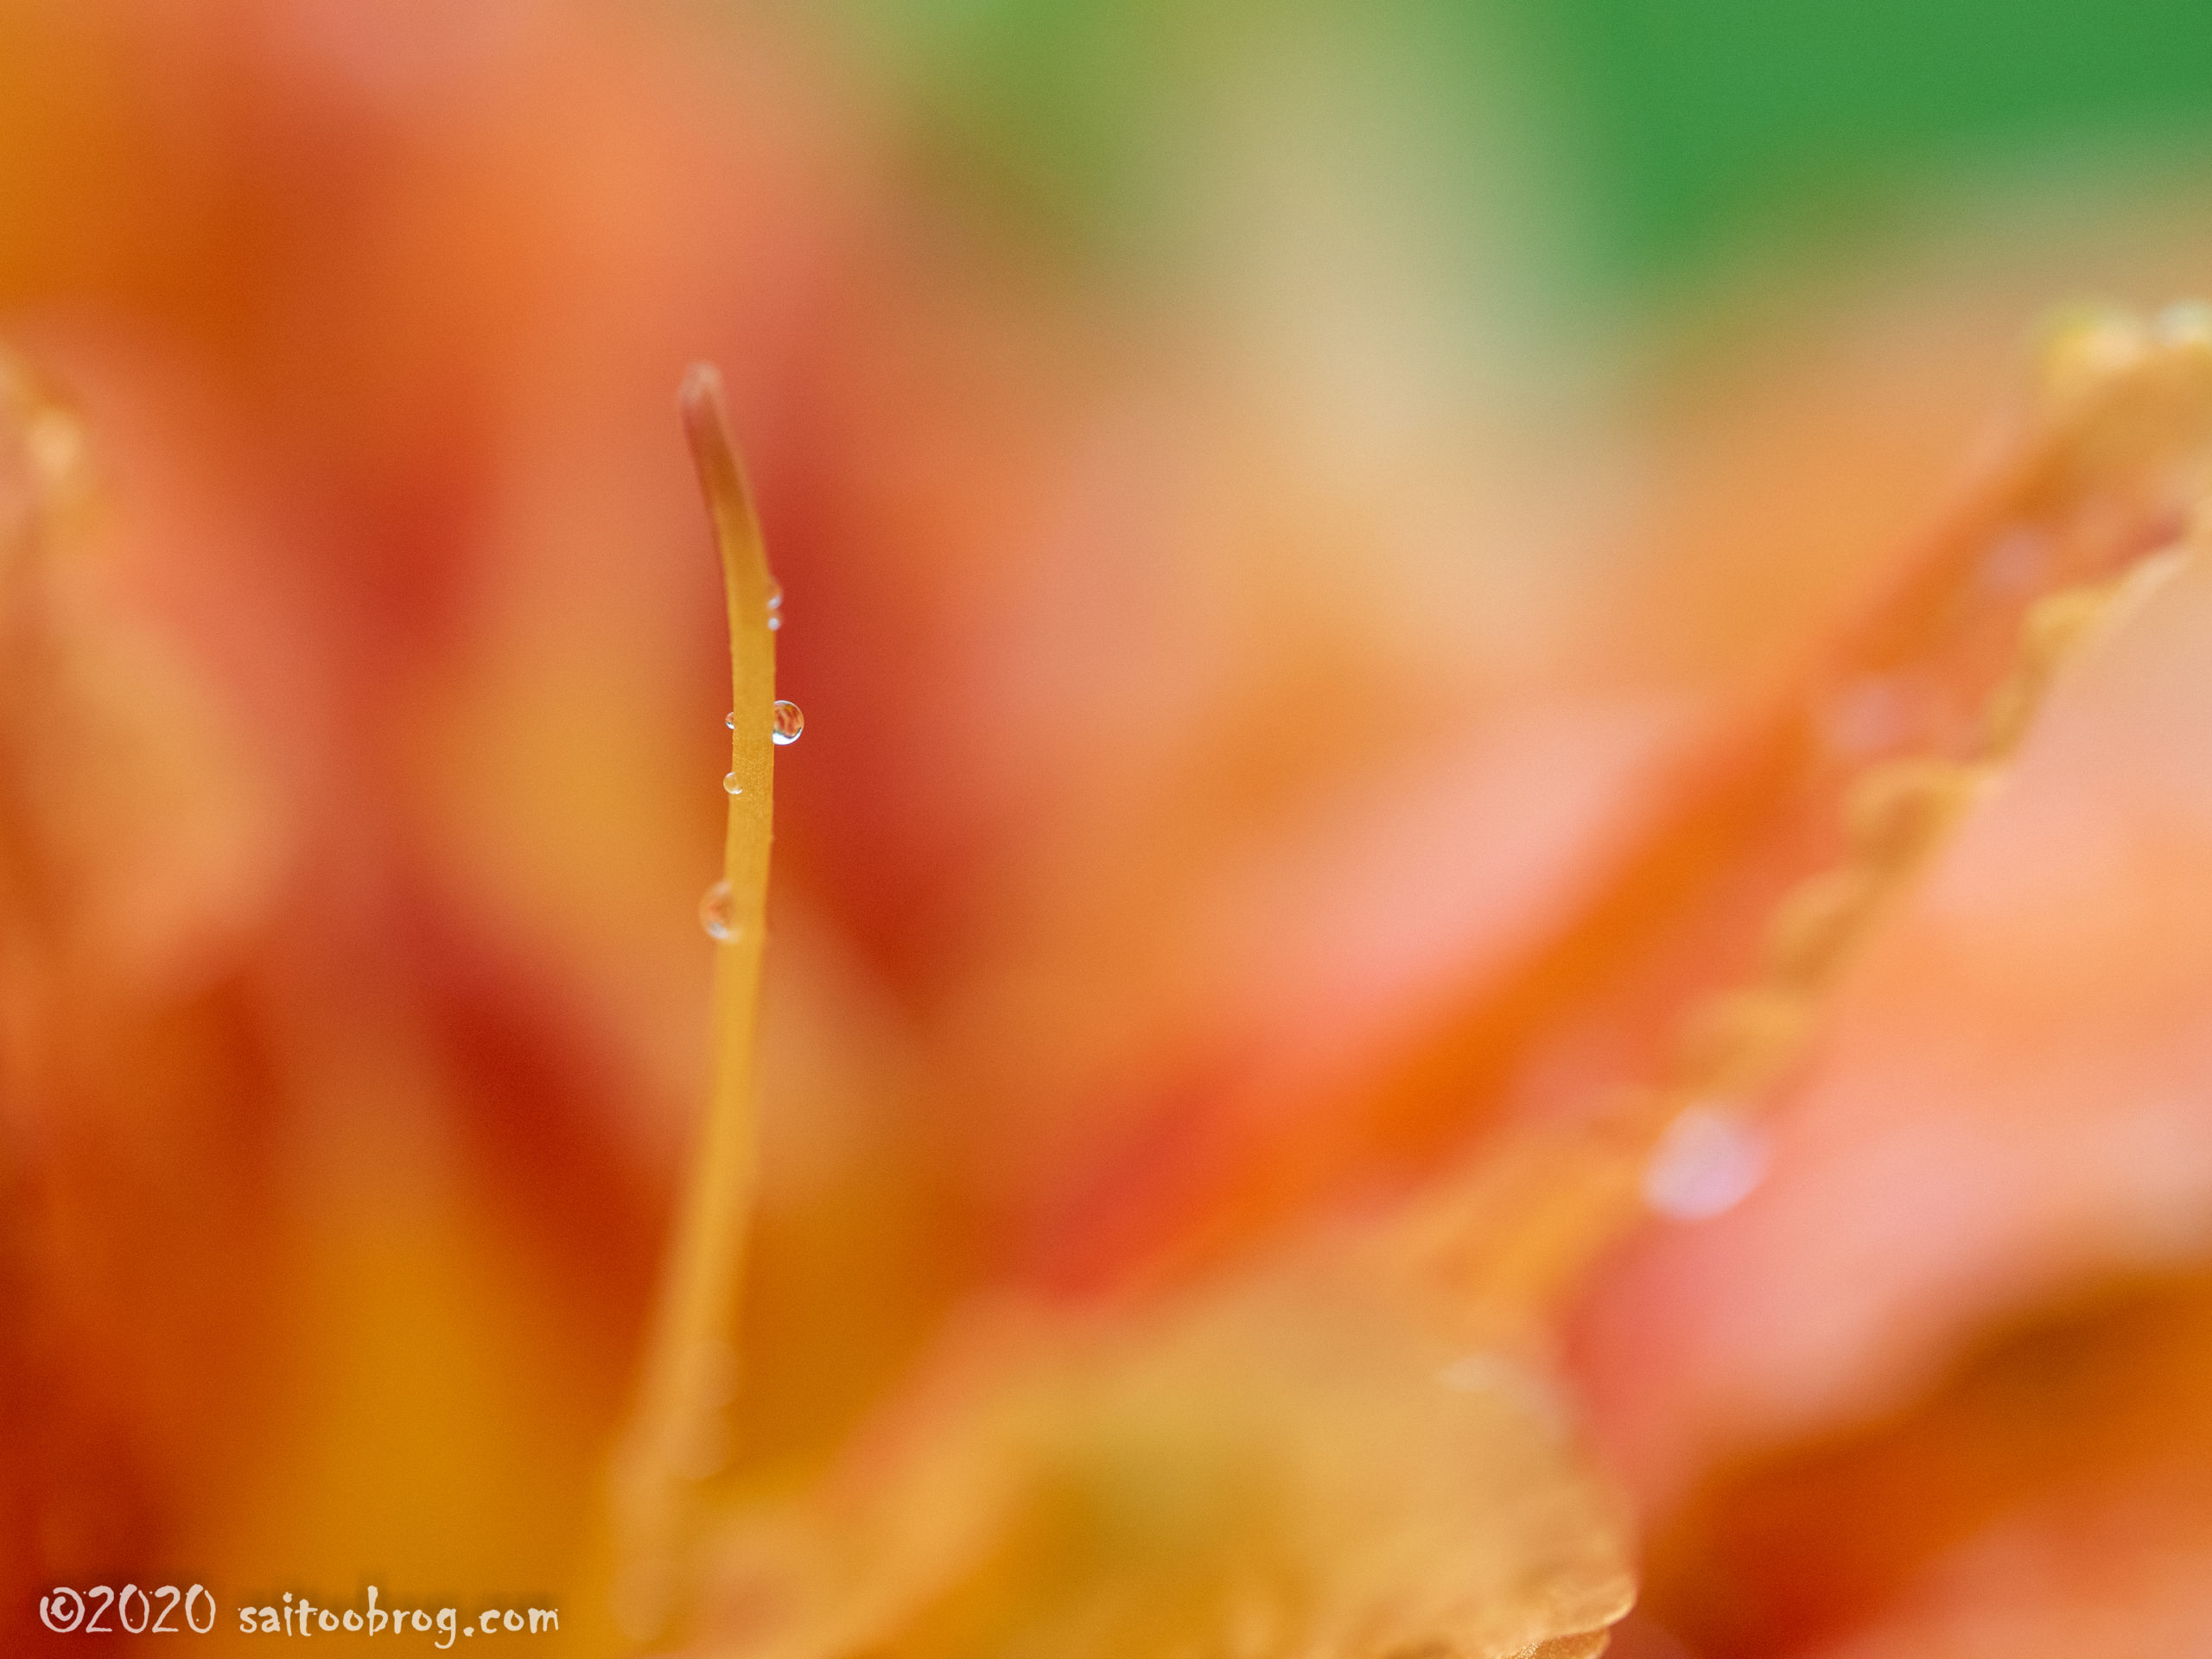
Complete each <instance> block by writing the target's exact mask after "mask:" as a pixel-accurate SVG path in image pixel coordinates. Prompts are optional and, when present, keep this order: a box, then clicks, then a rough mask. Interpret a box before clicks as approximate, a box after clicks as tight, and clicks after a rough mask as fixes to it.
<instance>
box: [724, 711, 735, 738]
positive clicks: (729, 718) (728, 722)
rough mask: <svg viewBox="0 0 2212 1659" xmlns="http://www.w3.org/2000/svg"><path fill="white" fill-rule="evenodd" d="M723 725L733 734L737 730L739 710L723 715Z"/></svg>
mask: <svg viewBox="0 0 2212 1659" xmlns="http://www.w3.org/2000/svg"><path fill="white" fill-rule="evenodd" d="M722 724H723V725H725V726H727V727H728V728H730V730H732V731H733V732H734V731H735V730H736V729H737V710H736V709H731V710H730V711H729V713H728V714H727V715H723V716H722Z"/></svg>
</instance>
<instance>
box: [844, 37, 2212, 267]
mask: <svg viewBox="0 0 2212 1659" xmlns="http://www.w3.org/2000/svg"><path fill="white" fill-rule="evenodd" d="M852 10H853V12H854V14H855V16H856V17H857V18H858V19H859V20H860V22H861V27H862V29H863V31H864V33H866V34H867V35H869V36H870V37H872V38H873V39H874V40H875V41H877V42H879V43H880V44H881V45H882V46H883V47H884V48H885V50H886V51H887V54H888V55H889V56H890V57H891V59H892V60H893V63H894V65H895V73H897V74H898V75H899V76H900V77H902V78H904V79H906V80H907V82H908V83H909V85H910V86H911V88H912V90H913V91H914V92H916V93H917V94H918V96H919V98H920V99H921V100H922V102H923V104H924V105H925V108H926V110H927V111H928V113H929V119H930V120H931V123H932V124H934V126H935V127H936V129H937V130H938V136H939V137H942V138H943V140H944V142H945V143H947V144H948V145H949V146H950V147H952V148H953V149H954V150H955V151H956V153H957V154H959V155H961V156H963V157H964V158H965V159H967V160H968V161H969V162H974V163H976V164H977V165H979V166H980V167H981V168H983V169H985V170H987V171H988V173H989V174H992V175H995V176H996V177H997V178H998V179H999V180H1000V181H1001V183H1002V184H1003V185H1004V187H1005V188H1006V190H1007V194H1008V197H1009V199H1010V200H1012V201H1014V202H1016V203H1018V204H1019V205H1020V208H1021V209H1022V210H1024V211H1027V212H1029V213H1033V214H1035V215H1037V216H1038V217H1039V219H1041V220H1042V221H1043V222H1044V223H1046V224H1048V225H1050V226H1052V228H1053V229H1055V230H1056V231H1058V232H1060V233H1061V234H1064V235H1065V236H1068V237H1070V238H1074V239H1075V240H1077V242H1079V243H1081V244H1082V245H1085V246H1088V247H1090V248H1093V249H1103V250H1108V251H1117V252H1120V253H1122V254H1124V255H1127V254H1129V253H1131V252H1133V251H1139V250H1142V249H1145V248H1147V247H1149V246H1156V245H1157V244H1158V243H1159V242H1160V240H1162V239H1166V240H1170V241H1172V240H1173V238H1174V237H1175V236H1176V235H1177V234H1178V232H1179V231H1181V232H1184V233H1188V232H1189V231H1190V228H1191V227H1189V226H1178V224H1177V222H1176V217H1175V216H1176V213H1177V211H1178V206H1179V202H1180V201H1181V200H1182V197H1183V193H1184V190H1185V182H1186V181H1185V179H1184V178H1183V176H1182V170H1183V169H1184V168H1185V167H1186V166H1187V163H1188V162H1189V160H1190V152H1189V149H1188V148H1187V143H1186V141H1187V140H1188V138H1189V137H1190V136H1191V135H1190V130H1189V124H1191V123H1192V121H1193V120H1194V119H1195V118H1197V106H1198V105H1200V104H1201V103H1202V102H1203V101H1204V99H1205V97H1206V95H1207V92H1208V89H1209V88H1212V89H1215V90H1217V89H1218V87H1219V85H1220V84H1221V83H1222V82H1224V81H1234V80H1235V79H1237V78H1238V77H1239V76H1240V74H1241V73H1243V66H1244V65H1247V64H1249V62H1250V61H1252V60H1262V59H1264V58H1266V57H1267V56H1268V54H1269V53H1270V52H1272V51H1274V50H1276V49H1277V48H1279V47H1280V46H1281V44H1282V43H1283V42H1284V41H1291V42H1293V43H1294V44H1295V43H1299V42H1301V41H1302V42H1303V43H1304V44H1306V45H1307V46H1309V47H1310V46H1313V45H1314V43H1316V42H1319V44H1320V47H1321V48H1322V49H1323V52H1324V61H1325V63H1326V65H1327V67H1328V68H1329V69H1330V70H1332V71H1334V72H1335V73H1337V74H1338V75H1340V76H1341V77H1343V78H1344V79H1346V80H1349V81H1351V82H1352V83H1354V84H1358V83H1364V84H1365V86H1366V88H1367V91H1368V92H1369V94H1370V96H1371V97H1372V98H1373V99H1374V101H1375V104H1376V108H1377V109H1378V111H1388V112H1389V114H1391V115H1392V116H1404V115H1406V114H1408V113H1410V114H1411V115H1412V117H1413V119H1414V124H1415V125H1416V126H1417V130H1418V134H1419V137H1420V139H1421V143H1422V144H1423V145H1424V146H1425V147H1426V149H1425V151H1424V152H1423V153H1421V154H1418V155H1414V156H1407V157H1405V158H1403V159H1405V160H1408V161H1410V162H1414V163H1415V164H1419V163H1421V162H1427V163H1428V164H1430V165H1433V167H1434V168H1436V169H1437V171H1438V173H1439V174H1440V175H1442V176H1449V175H1452V173H1453V172H1454V171H1455V170H1456V169H1457V168H1459V167H1461V166H1462V165H1463V164H1464V162H1465V156H1466V154H1467V153H1468V151H1469V150H1471V149H1489V148H1490V147H1491V146H1493V145H1494V144H1495V143H1497V139H1498V138H1499V137H1500V136H1501V129H1503V130H1504V131H1505V132H1506V133H1507V134H1509V135H1510V136H1511V137H1513V138H1514V139H1515V140H1516V143H1518V144H1519V145H1520V146H1521V147H1522V151H1523V154H1524V156H1525V157H1526V159H1528V160H1529V162H1532V163H1533V164H1534V165H1535V166H1536V167H1537V168H1539V169H1540V170H1541V174H1542V177H1543V182H1544V183H1545V184H1546V185H1547V186H1549V187H1551V188H1554V189H1555V190H1559V191H1563V192H1564V193H1565V194H1566V195H1567V198H1568V202H1567V208H1566V214H1565V219H1566V225H1565V229H1566V231H1567V235H1566V237H1565V238H1563V241H1562V247H1561V252H1562V253H1563V254H1564V256H1565V257H1567V261H1568V262H1569V264H1571V265H1572V267H1573V270H1574V272H1575V274H1576V275H1578V276H1579V277H1582V278H1584V279H1586V280H1592V281H1595V282H1597V283H1600V284H1602V285H1603V286H1605V287H1606V288H1608V289H1626V290H1628V291H1629V292H1630V293H1636V294H1643V293H1648V292H1649V291H1650V290H1651V289H1653V288H1654V287H1655V286H1662V287H1663V286H1666V285H1671V284H1679V283H1681V282H1683V281H1684V280H1686V279H1688V278H1692V277H1694V276H1695V275H1696V274H1698V273H1700V272H1701V271H1704V270H1709V269H1710V268H1711V267H1712V266H1713V264H1716V263H1717V262H1719V261H1722V260H1725V259H1726V257H1729V256H1730V255H1732V254H1738V253H1741V252H1743V251H1747V250H1759V249H1763V248H1766V247H1770V246H1771V245H1773V244H1775V243H1776V242H1777V241H1787V240H1789V239H1790V238H1799V237H1803V236H1805V235H1808V234H1812V233H1820V234H1823V235H1833V234H1834V233H1835V232H1840V231H1848V232H1861V233H1864V232H1881V231H1882V230H1884V229H1885V228H1893V227H1894V226H1896V225H1897V223H1898V222H1899V221H1900V219H1909V218H1910V215H1911V214H1912V213H1913V212H1914V211H1915V210H1916V209H1923V208H1925V207H1926V206H1928V205H1929V203H1930V202H1931V201H1942V200H1952V199H1955V198H1956V196H1957V195H1958V194H1960V193H1961V191H1962V190H1972V189H1975V188H1985V189H1986V188H1997V189H2000V190H2002V189H2013V188H2019V187H2021V186H2023V185H2029V184H2033V183H2035V182H2037V181H2038V180H2039V179H2040V180H2044V181H2048V180H2049V179H2050V177H2051V176H2053V175H2056V176H2057V177H2058V178H2060V179H2061V180H2062V181H2063V180H2066V179H2069V178H2070V179H2073V180H2075V181H2082V182H2086V181H2088V180H2089V179H2091V178H2094V176H2095V175H2097V174H2099V173H2100V172H2106V173H2109V172H2113V171H2119V172H2123V173H2124V172H2126V170H2128V169H2131V168H2148V169H2152V170H2154V171H2157V172H2171V171H2172V170H2174V169H2177V168H2196V167H2201V166H2202V165H2203V164H2204V162H2205V161H2206V160H2207V158H2208V141H2212V73H2208V71H2212V14H2208V13H2207V11H2206V10H2205V9H2204V8H2203V7H2202V6H2198V5H2194V4H2191V3H2189V0H2119V3H2113V4H2094V3H2080V0H1802V3H1790V4H1764V3H1760V0H1491V3H1448V0H1377V3H1372V4H1358V3H1327V0H1305V3H1293V4H1287V5H1257V4H1248V5H1237V4H1228V5H1205V6H1176V5H1169V4H1143V3H1102V0H1067V3H1061V0H855V3H854V5H853V7H852ZM1341 92H1342V88H1341V87H1339V88H1338V93H1339V95H1341ZM1440 205H1443V206H1446V207H1447V209H1448V207H1449V205H1450V204H1449V203H1448V202H1446V203H1443V204H1440ZM1551 206H1552V208H1553V210H1554V212H1557V211H1558V209H1559V208H1560V203H1559V202H1557V201H1556V200H1554V202H1553V203H1552V204H1551Z"/></svg>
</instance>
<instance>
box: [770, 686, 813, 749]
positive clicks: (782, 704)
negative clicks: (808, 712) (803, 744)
mask: <svg viewBox="0 0 2212 1659" xmlns="http://www.w3.org/2000/svg"><path fill="white" fill-rule="evenodd" d="M805 729H806V716H805V715H804V714H802V713H800V712H799V706H798V704H797V703H795V702H788V701H786V700H785V699H784V698H781V697H779V698H778V699H777V700H776V725H775V729H774V730H773V731H772V733H771V734H770V735H771V736H772V737H773V738H774V739H775V740H776V741H777V743H778V744H779V745H781V744H787V743H796V742H798V737H799V734H800V733H801V732H803V731H804V730H805Z"/></svg>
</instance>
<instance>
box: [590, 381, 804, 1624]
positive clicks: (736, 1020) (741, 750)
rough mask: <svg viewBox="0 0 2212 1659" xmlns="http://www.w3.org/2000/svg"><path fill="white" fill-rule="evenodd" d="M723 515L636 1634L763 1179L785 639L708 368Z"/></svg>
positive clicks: (676, 1519)
mask: <svg viewBox="0 0 2212 1659" xmlns="http://www.w3.org/2000/svg"><path fill="white" fill-rule="evenodd" d="M679 401H680V407H681V409H682V412H683V426H684V432H685V435H686V436H687V437H688V438H689V440H690V446H691V454H692V458H693V460H694V461H695V462H696V466H697V468H698V473H699V482H700V486H701V488H702V491H703V492H704V493H705V496H706V501H707V507H708V511H709V513H710V515H711V516H712V518H713V521H714V529H715V541H716V543H717V544H718V546H719V548H720V550H721V564H722V580H723V585H724V588H725V591H726V594H727V596H728V607H729V637H730V680H731V690H730V708H731V710H732V713H733V716H734V718H733V719H732V721H731V746H730V747H731V753H730V774H731V781H732V782H733V783H734V784H735V785H737V787H736V788H735V789H734V791H731V792H730V795H729V808H728V813H729V817H728V833H727V836H726V838H725V841H724V844H723V854H722V879H723V883H724V885H725V887H726V888H727V894H728V896H727V898H726V899H724V900H723V901H722V902H721V904H720V905H719V906H717V909H718V912H719V920H720V922H721V926H720V927H719V928H718V929H717V938H716V944H715V980H714V1031H715V1039H714V1040H715V1052H714V1060H713V1073H712V1079H713V1080H712V1086H711V1093H710V1095H709V1102H708V1109H707V1116H706V1122H705V1123H704V1125H703V1128H702V1133H701V1138H700V1142H699V1146H698V1150H697V1152H696V1154H695V1155H694V1157H693V1158H692V1159H691V1160H690V1164H689V1166H688V1178H687V1185H686V1187H685V1190H684V1191H683V1193H682V1194H681V1195H680V1198H679V1200H678V1207H677V1220H676V1229H675V1234H674V1239H673V1243H672V1246H671V1254H670V1258H669V1262H668V1267H667V1270H666V1275H665V1278H664V1282H663V1287H662V1296H661V1301H660V1306H659V1307H658V1313H657V1315H656V1321H655V1326H654V1329H653V1332H652V1338H651V1342H650V1346H649V1348H648V1351H647V1361H646V1367H645V1379H644V1386H643V1389H642V1391H641V1395H640V1398H639V1405H638V1408H637V1415H636V1417H635V1419H634V1421H633V1425H632V1430H631V1433H630V1434H629V1436H628V1439H627V1441H626V1446H625V1448H624V1451H623V1453H622V1459H621V1463H620V1467H619V1469H618V1471H617V1491H616V1515H615V1525H616V1548H617V1549H618V1552H619V1554H620V1565H619V1567H618V1572H619V1574H620V1576H619V1580H618V1583H617V1586H616V1597H617V1604H618V1605H617V1612H618V1616H619V1617H620V1620H621V1623H622V1624H623V1625H624V1626H625V1629H626V1633H627V1634H628V1635H629V1636H630V1637H632V1639H633V1640H639V1641H642V1640H646V1639H649V1638H650V1637H653V1636H655V1635H657V1634H658V1632H659V1631H660V1630H663V1629H664V1628H666V1626H667V1625H668V1624H669V1622H670V1621H671V1617H672V1616H673V1615H674V1614H675V1613H676V1611H677V1609H676V1608H675V1606H674V1605H673V1597H674V1592H675V1587H676V1586H677V1582H678V1581H679V1579H680V1577H681V1576H682V1575H681V1573H680V1563H679V1561H678V1559H677V1558H678V1555H679V1554H680V1553H681V1552H682V1551H683V1549H684V1548H685V1547H686V1544H687V1541H688V1535H689V1534H690V1529H691V1518H692V1515H693V1512H694V1510H695V1507H696V1506H695V1499H694V1497H693V1493H694V1491H695V1490H696V1484H697V1483H698V1481H699V1480H701V1479H702V1478H704V1477H706V1476H707V1475H709V1474H712V1473H713V1472H715V1470H717V1469H718V1468H719V1467H720V1466H721V1463H722V1461H723V1459H724V1458H725V1456H726V1448H727V1442H728V1427H727V1422H726V1419H725V1412H726V1409H727V1407H728V1402H729V1399H730V1397H731V1395H732V1394H733V1392H734V1389H735V1384H736V1353H737V1320H738V1306H739V1298H740V1290H741V1281H742V1277H743V1272H744V1262H745V1248H746V1232H747V1225H748V1222H749V1217H750V1213H751V1209H752V1197H753V1163H754V1147H755V1140H756V1133H755V1123H754V1111H753V1030H754V1025H755V1018H756V1009H757V1006H758V1002H759V993H760V953H761V947H762V945H763V944H764V943H765V941H766V925H765V917H766V898H767V889H768V843H769V839H770V833H771V827H772V815H773V809H774V793H773V790H774V776H775V761H774V754H775V746H774V742H773V740H772V736H771V733H772V729H773V724H774V718H775V716H774V705H775V700H776V643H775V642H776V636H775V634H774V632H772V630H771V628H770V626H769V615H770V607H769V596H770V594H771V592H772V582H771V581H770V577H769V574H768V565H767V558H766V550H765V548H764V545H763V543H762V541H761V536H760V521H759V519H758V518H756V517H755V515H754V512H753V499H752V495H751V493H750V491H749V490H748V489H747V485H746V480H745V475H744V470H743V467H741V464H740V462H739V461H738V457H737V452H736V450H735V448H734V446H733V444H732V442H731V441H730V435H729V423H728V416H727V414H726V413H725V412H724V410H723V406H722V397H721V377H720V376H719V375H718V374H716V372H715V370H714V369H713V368H711V367H710V366H709V365H704V364H701V365H696V366H695V367H694V368H693V369H692V370H691V371H690V373H689V374H688V375H686V376H685V378H684V382H683V391H682V394H681V397H680V400H679Z"/></svg>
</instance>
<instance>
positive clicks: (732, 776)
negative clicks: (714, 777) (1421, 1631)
mask: <svg viewBox="0 0 2212 1659" xmlns="http://www.w3.org/2000/svg"><path fill="white" fill-rule="evenodd" d="M722 793H723V794H725V795H742V794H744V793H745V785H742V784H741V783H739V782H738V781H737V774H736V773H735V772H724V773H722Z"/></svg>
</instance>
